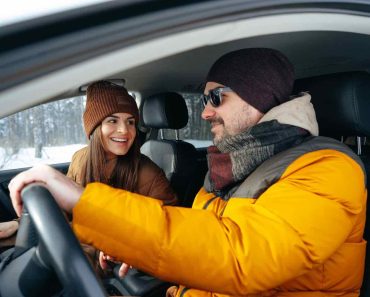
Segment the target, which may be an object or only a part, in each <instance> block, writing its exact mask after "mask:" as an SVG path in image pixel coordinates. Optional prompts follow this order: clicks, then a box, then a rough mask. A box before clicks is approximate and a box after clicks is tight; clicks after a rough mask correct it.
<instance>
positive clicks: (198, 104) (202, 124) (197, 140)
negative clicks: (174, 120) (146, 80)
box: [163, 93, 212, 148]
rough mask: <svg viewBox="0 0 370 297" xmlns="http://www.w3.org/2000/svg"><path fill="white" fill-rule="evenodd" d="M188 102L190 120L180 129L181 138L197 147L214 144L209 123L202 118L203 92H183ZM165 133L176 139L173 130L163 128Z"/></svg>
mask: <svg viewBox="0 0 370 297" xmlns="http://www.w3.org/2000/svg"><path fill="white" fill-rule="evenodd" d="M181 95H182V96H183V97H184V99H185V102H186V106H187V107H188V112H189V121H188V124H187V126H186V127H184V128H182V129H181V130H179V138H180V139H181V140H184V141H187V142H190V143H192V144H193V145H194V146H195V147H197V148H202V147H208V146H210V145H211V144H212V133H211V129H210V126H209V123H208V122H206V121H205V120H203V119H202V117H201V114H202V111H203V105H202V101H201V94H190V93H182V94H181ZM163 135H164V137H165V138H167V139H175V138H176V136H175V133H174V131H172V130H166V129H164V130H163Z"/></svg>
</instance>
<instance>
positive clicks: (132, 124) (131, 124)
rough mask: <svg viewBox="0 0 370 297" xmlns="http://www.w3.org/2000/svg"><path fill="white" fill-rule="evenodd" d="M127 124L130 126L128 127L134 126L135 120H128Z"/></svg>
mask: <svg viewBox="0 0 370 297" xmlns="http://www.w3.org/2000/svg"><path fill="white" fill-rule="evenodd" d="M127 123H128V124H129V125H130V126H134V125H135V120H128V121H127Z"/></svg>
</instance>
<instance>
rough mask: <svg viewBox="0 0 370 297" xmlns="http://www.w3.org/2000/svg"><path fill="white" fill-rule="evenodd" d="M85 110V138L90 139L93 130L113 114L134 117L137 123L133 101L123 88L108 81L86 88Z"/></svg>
mask: <svg viewBox="0 0 370 297" xmlns="http://www.w3.org/2000/svg"><path fill="white" fill-rule="evenodd" d="M86 97H87V98H86V108H85V112H84V114H83V122H84V128H85V133H86V136H87V138H90V136H91V134H92V133H93V132H94V130H95V128H96V127H97V126H98V125H100V123H101V122H102V121H103V120H104V119H105V118H106V117H107V116H110V115H112V114H114V113H118V112H124V113H129V114H131V115H133V116H134V118H135V121H136V123H138V121H139V110H138V108H137V105H136V102H135V99H134V98H132V97H131V96H130V95H129V93H128V92H127V90H126V89H125V88H124V87H121V86H118V85H115V84H113V83H111V82H108V81H97V82H95V83H92V84H91V85H89V87H88V88H87V92H86Z"/></svg>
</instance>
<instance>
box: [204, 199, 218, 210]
mask: <svg viewBox="0 0 370 297" xmlns="http://www.w3.org/2000/svg"><path fill="white" fill-rule="evenodd" d="M216 198H217V196H213V197H212V198H211V199H209V200H208V201H207V202H206V203H204V205H203V209H207V207H208V205H210V204H211V202H212V201H213V200H215V199H216Z"/></svg>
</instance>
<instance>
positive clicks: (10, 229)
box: [0, 221, 19, 239]
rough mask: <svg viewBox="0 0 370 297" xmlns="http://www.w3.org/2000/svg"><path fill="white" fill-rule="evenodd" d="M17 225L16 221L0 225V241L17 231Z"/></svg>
mask: <svg viewBox="0 0 370 297" xmlns="http://www.w3.org/2000/svg"><path fill="white" fill-rule="evenodd" d="M18 225H19V223H18V222H17V221H9V222H2V223H0V239H3V238H8V237H10V236H12V235H13V234H14V233H15V232H16V231H17V230H18Z"/></svg>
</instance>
